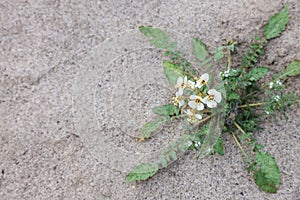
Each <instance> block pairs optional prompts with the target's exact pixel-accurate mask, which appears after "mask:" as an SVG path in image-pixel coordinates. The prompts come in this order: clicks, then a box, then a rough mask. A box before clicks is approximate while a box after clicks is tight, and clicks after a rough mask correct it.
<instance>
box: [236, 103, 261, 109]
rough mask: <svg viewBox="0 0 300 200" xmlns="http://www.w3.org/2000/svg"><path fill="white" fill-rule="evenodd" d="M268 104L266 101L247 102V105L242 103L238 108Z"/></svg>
mask: <svg viewBox="0 0 300 200" xmlns="http://www.w3.org/2000/svg"><path fill="white" fill-rule="evenodd" d="M264 104H266V102H260V103H251V104H245V105H240V106H238V108H247V107H252V106H261V105H264Z"/></svg>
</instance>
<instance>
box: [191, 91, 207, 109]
mask: <svg viewBox="0 0 300 200" xmlns="http://www.w3.org/2000/svg"><path fill="white" fill-rule="evenodd" d="M190 99H191V100H192V101H189V103H188V104H189V106H190V107H191V108H192V109H196V110H203V109H204V105H203V103H202V98H201V97H199V96H197V95H191V96H190Z"/></svg>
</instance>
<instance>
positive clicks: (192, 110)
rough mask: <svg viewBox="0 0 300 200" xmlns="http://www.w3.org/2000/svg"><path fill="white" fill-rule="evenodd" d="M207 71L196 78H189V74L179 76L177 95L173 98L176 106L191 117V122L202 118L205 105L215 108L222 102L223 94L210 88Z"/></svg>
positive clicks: (176, 86)
mask: <svg viewBox="0 0 300 200" xmlns="http://www.w3.org/2000/svg"><path fill="white" fill-rule="evenodd" d="M208 80H209V75H208V74H207V73H205V74H203V75H201V76H200V78H198V77H194V80H193V81H192V80H188V78H187V76H185V77H179V78H178V79H177V83H176V85H175V88H176V89H177V91H176V93H175V97H173V98H172V100H173V103H174V105H175V106H178V107H179V108H181V109H182V110H183V112H184V113H185V114H186V115H187V116H188V117H189V119H188V120H189V122H195V121H196V120H201V119H202V113H203V111H204V108H205V105H206V106H207V107H208V108H215V107H217V104H218V103H220V102H221V100H222V95H221V93H220V92H218V91H217V90H215V89H209V88H208V85H207V82H208Z"/></svg>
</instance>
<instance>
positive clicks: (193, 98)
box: [190, 95, 200, 100]
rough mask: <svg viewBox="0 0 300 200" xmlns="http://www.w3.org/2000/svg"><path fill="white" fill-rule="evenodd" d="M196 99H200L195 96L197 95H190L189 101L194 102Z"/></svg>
mask: <svg viewBox="0 0 300 200" xmlns="http://www.w3.org/2000/svg"><path fill="white" fill-rule="evenodd" d="M198 98H200V97H199V96H197V95H191V96H190V99H191V100H195V99H198Z"/></svg>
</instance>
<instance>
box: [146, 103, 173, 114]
mask: <svg viewBox="0 0 300 200" xmlns="http://www.w3.org/2000/svg"><path fill="white" fill-rule="evenodd" d="M152 111H153V112H154V113H155V114H158V115H164V116H173V115H178V113H179V109H178V107H176V106H174V105H173V104H168V105H163V106H158V107H154V108H153V109H152Z"/></svg>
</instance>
